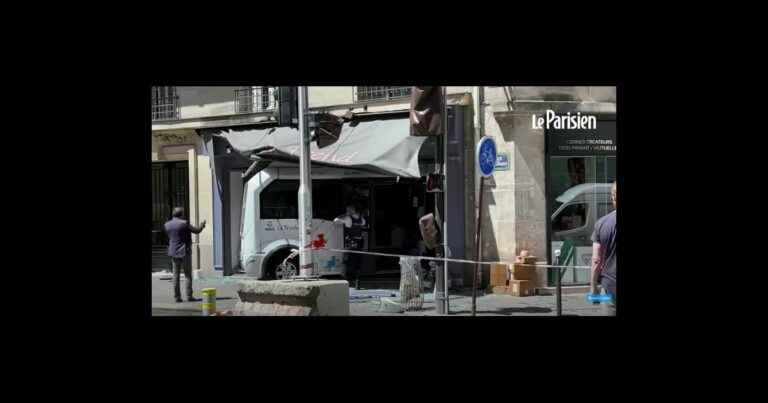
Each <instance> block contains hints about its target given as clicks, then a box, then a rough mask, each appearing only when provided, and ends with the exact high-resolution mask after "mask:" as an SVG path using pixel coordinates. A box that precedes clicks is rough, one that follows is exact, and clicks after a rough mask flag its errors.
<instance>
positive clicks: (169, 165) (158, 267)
mask: <svg viewBox="0 0 768 403" xmlns="http://www.w3.org/2000/svg"><path fill="white" fill-rule="evenodd" d="M176 206H182V207H184V210H185V211H186V212H187V214H189V164H188V162H187V161H178V162H153V163H152V271H162V270H170V269H171V261H170V258H169V257H168V255H167V248H168V238H167V236H166V235H165V230H164V227H163V226H164V224H165V222H166V221H168V220H170V219H171V214H172V213H173V208H174V207H176Z"/></svg>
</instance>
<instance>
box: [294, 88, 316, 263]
mask: <svg viewBox="0 0 768 403" xmlns="http://www.w3.org/2000/svg"><path fill="white" fill-rule="evenodd" d="M298 98H299V134H300V135H301V147H300V148H299V180H300V181H299V244H300V245H299V267H300V270H299V275H300V276H301V277H308V276H312V275H313V274H314V265H313V261H312V249H311V248H309V246H310V243H311V241H312V178H311V175H310V165H311V163H310V151H309V145H310V141H309V140H310V137H309V124H308V122H307V112H308V111H309V107H308V102H307V87H299V90H298Z"/></svg>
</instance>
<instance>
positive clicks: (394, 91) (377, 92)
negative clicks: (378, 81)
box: [355, 86, 411, 102]
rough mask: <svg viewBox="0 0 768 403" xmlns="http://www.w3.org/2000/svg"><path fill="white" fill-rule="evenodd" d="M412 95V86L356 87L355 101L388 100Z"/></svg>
mask: <svg viewBox="0 0 768 403" xmlns="http://www.w3.org/2000/svg"><path fill="white" fill-rule="evenodd" d="M409 96H411V87H361V86H357V87H355V102H363V101H388V100H390V99H398V98H407V97H409Z"/></svg>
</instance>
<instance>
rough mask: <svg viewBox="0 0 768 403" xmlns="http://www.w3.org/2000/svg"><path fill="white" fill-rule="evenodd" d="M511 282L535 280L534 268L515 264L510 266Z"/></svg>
mask: <svg viewBox="0 0 768 403" xmlns="http://www.w3.org/2000/svg"><path fill="white" fill-rule="evenodd" d="M512 280H529V281H534V280H536V268H535V267H533V266H525V265H523V264H519V263H515V264H514V265H513V266H512Z"/></svg>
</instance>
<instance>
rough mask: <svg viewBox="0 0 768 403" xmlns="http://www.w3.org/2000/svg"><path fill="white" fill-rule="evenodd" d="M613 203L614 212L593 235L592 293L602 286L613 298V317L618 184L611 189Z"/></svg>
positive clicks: (612, 308)
mask: <svg viewBox="0 0 768 403" xmlns="http://www.w3.org/2000/svg"><path fill="white" fill-rule="evenodd" d="M611 202H613V208H614V210H613V211H611V212H610V213H608V214H606V215H605V216H603V217H602V218H600V219H599V220H597V223H595V232H594V233H593V234H592V281H591V287H590V288H591V292H592V294H593V295H596V294H597V293H598V290H597V285H598V284H600V285H601V286H602V287H603V290H605V293H606V294H608V295H610V296H611V300H610V302H608V308H609V312H610V314H611V315H615V314H616V249H617V246H616V209H617V208H618V207H617V199H616V182H615V181H614V182H613V187H611Z"/></svg>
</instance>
